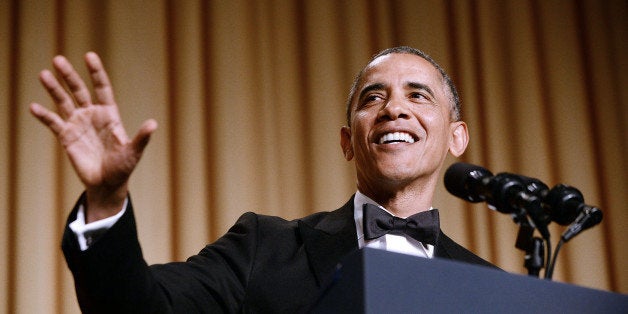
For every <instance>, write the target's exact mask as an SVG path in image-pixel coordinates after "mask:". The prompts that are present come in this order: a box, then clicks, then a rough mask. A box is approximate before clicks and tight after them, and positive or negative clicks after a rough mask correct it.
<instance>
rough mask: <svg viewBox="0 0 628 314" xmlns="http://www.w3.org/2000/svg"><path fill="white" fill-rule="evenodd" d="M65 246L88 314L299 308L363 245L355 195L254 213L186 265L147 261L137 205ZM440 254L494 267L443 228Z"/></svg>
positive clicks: (67, 239) (67, 236)
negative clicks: (91, 239)
mask: <svg viewBox="0 0 628 314" xmlns="http://www.w3.org/2000/svg"><path fill="white" fill-rule="evenodd" d="M81 202H83V199H80V200H79V204H80V203H81ZM77 208H78V206H76V207H75V209H74V210H73V211H72V213H71V214H70V217H69V218H68V223H69V222H71V221H74V220H75V219H76V211H77ZM62 248H63V252H64V254H65V257H66V261H67V263H68V266H69V268H70V270H71V271H72V274H73V276H74V281H75V287H76V293H77V297H78V300H79V304H80V307H81V309H82V310H83V312H86V313H127V312H128V313H131V312H132V313H145V312H146V313H148V312H151V313H197V312H203V313H216V312H229V313H236V312H244V313H260V312H261V313H298V312H305V311H307V310H308V309H309V308H310V307H311V306H312V305H313V304H314V303H315V302H316V300H317V298H318V297H319V295H320V293H321V292H322V289H323V288H324V287H325V286H326V285H327V284H328V283H329V282H330V280H331V277H332V275H333V272H334V269H335V266H336V265H337V263H338V262H339V261H340V260H341V258H342V257H343V256H344V255H346V254H348V253H349V252H351V251H353V250H357V249H358V243H357V239H356V229H355V222H354V219H353V198H351V200H349V202H347V203H346V204H345V205H344V206H342V207H341V208H339V209H337V210H335V211H333V212H321V213H316V214H313V215H310V216H307V217H305V218H302V219H298V220H293V221H286V220H284V219H281V218H278V217H272V216H265V215H257V214H254V213H246V214H244V215H242V216H241V217H240V218H239V219H238V221H237V222H236V224H235V225H234V226H233V227H232V228H231V229H230V230H229V232H227V233H226V234H225V235H224V236H223V237H221V238H220V239H218V240H217V241H216V242H214V243H212V244H210V245H207V246H206V247H205V248H203V250H201V251H200V252H199V253H198V254H197V255H195V256H192V257H190V258H189V259H188V260H187V261H186V262H176V263H168V264H163V265H152V266H148V265H147V264H146V262H145V261H144V259H143V257H142V252H141V248H140V245H139V242H138V239H137V233H136V228H135V220H134V217H133V208H132V206H131V204H130V202H129V206H128V208H127V211H126V212H125V214H124V215H123V216H122V217H121V218H120V220H119V221H118V222H117V223H116V224H115V225H114V226H113V227H112V228H111V229H109V230H108V231H107V232H106V233H105V234H104V235H102V236H101V237H100V238H99V239H98V240H97V241H96V242H95V243H93V244H92V245H91V246H90V247H89V249H87V250H86V251H80V249H79V247H78V242H77V240H76V236H75V235H74V233H73V232H72V231H71V230H70V229H69V228H68V227H67V226H66V229H65V233H64V236H63V242H62ZM435 256H436V257H439V258H447V259H454V260H459V261H464V262H468V263H473V264H479V265H485V266H490V267H494V266H493V265H491V264H490V263H488V262H486V261H484V260H483V259H481V258H480V257H478V256H476V255H474V254H473V253H471V252H469V251H468V250H466V249H464V248H463V247H462V246H460V245H458V244H456V243H455V242H454V241H452V240H451V239H450V238H448V237H447V236H446V235H444V234H443V233H442V232H441V233H440V235H439V237H438V240H437V244H436V246H435Z"/></svg>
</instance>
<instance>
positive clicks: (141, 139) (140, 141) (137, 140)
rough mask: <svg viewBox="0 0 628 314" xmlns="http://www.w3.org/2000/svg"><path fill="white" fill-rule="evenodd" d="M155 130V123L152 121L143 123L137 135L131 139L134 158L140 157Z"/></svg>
mask: <svg viewBox="0 0 628 314" xmlns="http://www.w3.org/2000/svg"><path fill="white" fill-rule="evenodd" d="M156 129H157V121H155V120H153V119H149V120H146V121H144V123H143V124H142V127H140V130H139V131H138V132H137V134H136V135H135V137H134V138H133V141H132V142H131V146H132V148H133V151H134V152H135V155H136V156H138V157H139V156H141V155H142V152H143V151H144V148H146V145H148V141H149V140H150V136H151V134H153V132H155V130H156Z"/></svg>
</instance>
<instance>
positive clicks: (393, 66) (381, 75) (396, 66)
mask: <svg viewBox="0 0 628 314" xmlns="http://www.w3.org/2000/svg"><path fill="white" fill-rule="evenodd" d="M398 81H399V82H403V83H405V82H409V81H412V82H417V83H422V84H427V85H441V86H442V84H443V80H442V77H441V74H440V72H438V70H437V69H436V68H435V67H434V66H433V65H432V64H431V63H430V62H429V61H427V60H425V59H423V58H422V57H420V56H417V55H414V54H409V53H391V54H387V55H384V56H381V57H379V58H377V59H375V60H373V61H372V62H371V63H370V64H369V65H368V66H367V67H366V68H365V71H364V75H363V76H362V79H361V84H360V89H361V88H363V87H364V85H366V84H369V83H375V82H378V83H389V84H392V83H395V82H398ZM431 87H432V88H433V89H435V88H436V87H437V86H431Z"/></svg>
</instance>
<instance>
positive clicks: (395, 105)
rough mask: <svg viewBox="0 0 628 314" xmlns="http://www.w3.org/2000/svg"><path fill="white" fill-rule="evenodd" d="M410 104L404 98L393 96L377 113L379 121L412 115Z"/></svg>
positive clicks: (405, 117) (406, 117)
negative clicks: (410, 113)
mask: <svg viewBox="0 0 628 314" xmlns="http://www.w3.org/2000/svg"><path fill="white" fill-rule="evenodd" d="M408 110H409V109H408V106H407V104H405V103H404V101H403V100H401V99H398V98H393V97H391V98H390V99H389V100H388V101H387V102H386V103H385V104H384V106H383V107H382V108H381V109H380V110H379V112H378V114H377V120H378V121H394V120H397V119H408V118H409V117H410V115H409V112H408Z"/></svg>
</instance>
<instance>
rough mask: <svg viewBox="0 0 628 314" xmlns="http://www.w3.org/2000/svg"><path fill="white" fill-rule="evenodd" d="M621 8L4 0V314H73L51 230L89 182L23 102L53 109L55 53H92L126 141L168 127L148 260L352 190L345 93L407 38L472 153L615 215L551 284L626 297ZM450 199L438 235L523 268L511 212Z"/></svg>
mask: <svg viewBox="0 0 628 314" xmlns="http://www.w3.org/2000/svg"><path fill="white" fill-rule="evenodd" d="M627 17H628V4H627V2H626V1H624V0H616V1H597V0H585V1H565V0H552V1H541V0H537V1H515V0H512V1H503V0H482V1H466V0H452V1H445V0H443V1H439V0H430V1H416V0H408V1H376V0H371V1H357V0H356V1H334V0H326V1H314V0H312V1H290V0H273V1H253V0H251V1H218V0H217V1H193V0H190V1H176V0H161V1H152V0H151V1H148V0H146V1H138V0H130V1H95V0H94V1H83V0H56V1H37V0H5V1H0V75H1V78H0V167H1V168H0V209H1V211H0V224H1V226H0V240H1V241H0V252H1V253H0V278H2V280H0V282H1V284H0V312H3V311H6V312H7V313H13V312H15V313H51V312H57V313H69V312H77V311H78V306H77V303H76V297H75V295H74V289H73V283H72V279H71V275H70V273H69V271H68V270H67V268H66V266H65V262H64V261H63V258H62V254H61V252H60V249H59V241H60V237H61V233H62V230H63V225H64V223H65V219H66V216H67V214H68V212H69V210H70V208H71V206H72V205H73V204H74V202H75V200H76V199H77V197H78V195H79V194H80V193H81V190H82V187H81V185H80V183H79V182H78V180H77V178H76V177H75V175H74V174H73V171H72V169H71V166H69V163H68V162H67V160H66V157H65V156H64V154H63V152H62V150H61V148H60V146H59V145H58V143H57V142H56V140H55V139H54V138H53V136H52V135H51V134H50V132H49V131H48V130H47V129H46V128H44V127H43V126H42V125H40V124H39V122H37V121H36V120H35V119H34V118H33V117H31V116H30V115H29V113H28V110H27V108H28V104H29V103H30V102H32V101H37V102H41V103H44V104H49V105H51V101H50V100H49V98H48V97H47V96H46V94H45V92H44V90H43V88H41V87H40V85H39V83H38V80H37V75H38V72H39V71H40V70H41V69H43V68H50V60H51V58H52V57H53V56H54V55H55V54H64V55H66V56H68V57H69V59H70V60H71V61H72V62H73V63H74V64H75V65H76V66H77V68H80V70H81V73H83V74H85V71H84V68H83V62H82V56H83V54H84V53H85V52H86V51H90V50H93V51H96V52H97V53H99V54H100V55H101V56H102V58H103V60H104V63H105V65H106V67H107V69H108V70H109V74H110V76H111V79H112V82H113V84H114V88H115V91H116V96H117V100H118V103H119V104H120V107H121V108H120V109H121V114H122V116H123V120H124V121H125V125H126V128H127V130H128V131H129V133H131V134H134V133H135V132H136V130H137V129H138V128H139V125H140V124H141V122H142V121H143V120H145V119H147V118H150V117H153V118H155V119H156V120H157V121H158V122H159V124H160V126H159V129H158V131H157V132H156V134H155V135H154V136H153V137H152V140H151V143H150V144H149V146H148V149H147V151H146V153H145V156H144V159H143V160H142V161H141V163H140V166H139V167H138V169H137V170H136V172H135V173H134V175H133V177H132V180H131V193H132V197H133V201H134V203H135V205H136V215H137V220H138V229H139V235H140V241H141V243H142V246H143V250H144V254H145V257H146V259H147V261H148V262H149V263H161V262H167V261H171V260H184V259H185V258H186V257H187V256H189V255H192V254H195V253H196V252H197V251H199V250H200V249H201V248H202V247H203V246H204V245H205V244H206V243H208V242H211V241H213V240H215V239H216V238H217V237H219V236H220V235H221V234H223V233H224V232H225V231H226V230H227V229H228V228H229V227H230V226H231V225H232V224H233V223H234V222H235V220H236V219H237V217H238V216H239V215H240V214H242V213H243V212H245V211H256V212H259V213H265V214H272V215H279V216H283V217H286V218H297V217H300V216H303V215H306V214H309V213H312V212H315V211H322V210H332V209H335V208H337V207H338V206H339V205H341V204H342V203H343V202H345V201H346V200H348V198H349V197H350V195H351V194H352V193H353V192H354V191H355V178H354V177H355V173H354V170H353V164H351V163H347V162H346V161H345V160H344V159H343V156H342V153H341V150H340V147H339V128H340V126H341V125H343V123H344V101H345V97H346V94H347V92H348V89H349V85H350V83H351V80H352V78H353V76H354V75H355V74H356V73H357V71H358V70H359V69H360V68H361V67H362V66H363V65H364V64H365V63H366V61H367V60H368V59H369V57H370V56H371V55H372V54H373V53H375V52H377V51H379V50H380V49H383V48H385V47H390V46H397V45H410V46H414V47H417V48H420V49H423V50H425V51H427V52H428V53H430V54H431V55H432V56H433V57H434V58H435V59H436V60H438V61H439V62H440V63H441V64H442V65H443V67H444V68H445V69H447V70H448V72H449V73H450V74H451V76H452V77H453V78H454V81H455V82H456V83H457V85H458V87H459V89H460V92H461V96H462V100H463V106H464V109H463V115H464V118H465V120H466V121H467V122H468V124H469V127H470V132H471V136H472V140H471V144H470V147H469V149H468V151H467V152H466V153H465V155H463V158H462V159H463V160H464V161H467V162H471V163H475V164H480V165H483V166H485V167H487V168H488V169H490V170H492V171H493V172H494V173H497V172H503V171H508V172H515V173H522V174H526V175H528V176H532V177H537V178H539V179H541V180H542V181H544V182H546V183H548V185H550V186H553V185H554V184H557V183H566V184H569V185H572V186H575V187H577V188H579V189H580V190H581V191H582V192H583V194H584V195H585V200H586V202H587V203H588V204H594V205H598V206H599V207H600V208H602V210H603V211H604V221H603V222H602V224H600V225H599V226H596V227H595V228H593V229H591V230H588V231H586V232H584V233H583V234H582V235H580V236H578V237H577V238H575V239H574V240H572V241H571V242H569V244H567V245H566V246H565V248H564V249H563V250H562V252H561V254H560V257H559V258H558V264H557V270H556V272H555V279H556V280H558V281H563V282H568V283H573V284H577V285H583V286H588V287H594V288H598V289H605V290H612V291H618V292H622V293H628V264H627V263H626V262H625V261H626V260H628V250H627V243H628V241H627V240H626V238H627V234H626V230H628V211H627V209H628V207H627V205H626V204H628V195H627V193H626V192H627V191H628V183H627V180H626V177H627V174H628V172H627V166H626V162H625V157H624V156H626V153H628V152H627V151H626V147H627V145H626V144H627V138H626V134H628V131H627V128H626V122H627V118H628V108H627V106H626V102H627V100H628V88H626V87H628V62H627V61H626V60H627V59H626V56H628V47H627V43H628V33H627V32H628V19H627ZM453 161H454V160H453V159H450V160H449V161H448V162H453ZM441 186H442V185H441ZM438 193H439V194H438V195H437V197H436V199H435V204H434V206H435V207H438V208H440V209H441V213H442V216H443V217H442V220H443V226H442V227H443V229H444V230H445V232H446V233H448V234H449V235H450V236H452V237H453V238H454V239H456V240H457V241H458V242H460V243H461V244H463V245H465V246H467V247H468V248H470V249H471V250H473V251H474V252H476V253H477V254H479V255H480V256H482V257H484V258H486V259H488V260H490V261H492V262H493V263H495V264H497V265H499V266H500V267H502V268H504V269H505V270H508V271H510V272H514V273H521V274H525V273H526V271H525V269H524V268H523V266H522V264H523V252H521V251H518V250H516V249H514V243H515V238H516V232H517V226H516V225H515V224H514V223H513V222H512V221H511V218H510V217H509V216H507V215H503V214H500V213H497V212H492V211H489V210H487V209H486V205H485V204H479V205H468V204H465V203H463V202H462V201H460V200H457V199H456V198H454V197H453V196H450V195H448V194H447V192H446V191H445V190H444V188H442V187H441V188H440V190H439V191H438ZM563 229H564V227H561V226H553V227H552V229H551V230H552V234H553V235H554V236H553V237H554V245H555V243H556V240H557V238H558V236H559V235H560V232H562V230H563ZM533 293H534V292H531V294H533Z"/></svg>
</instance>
